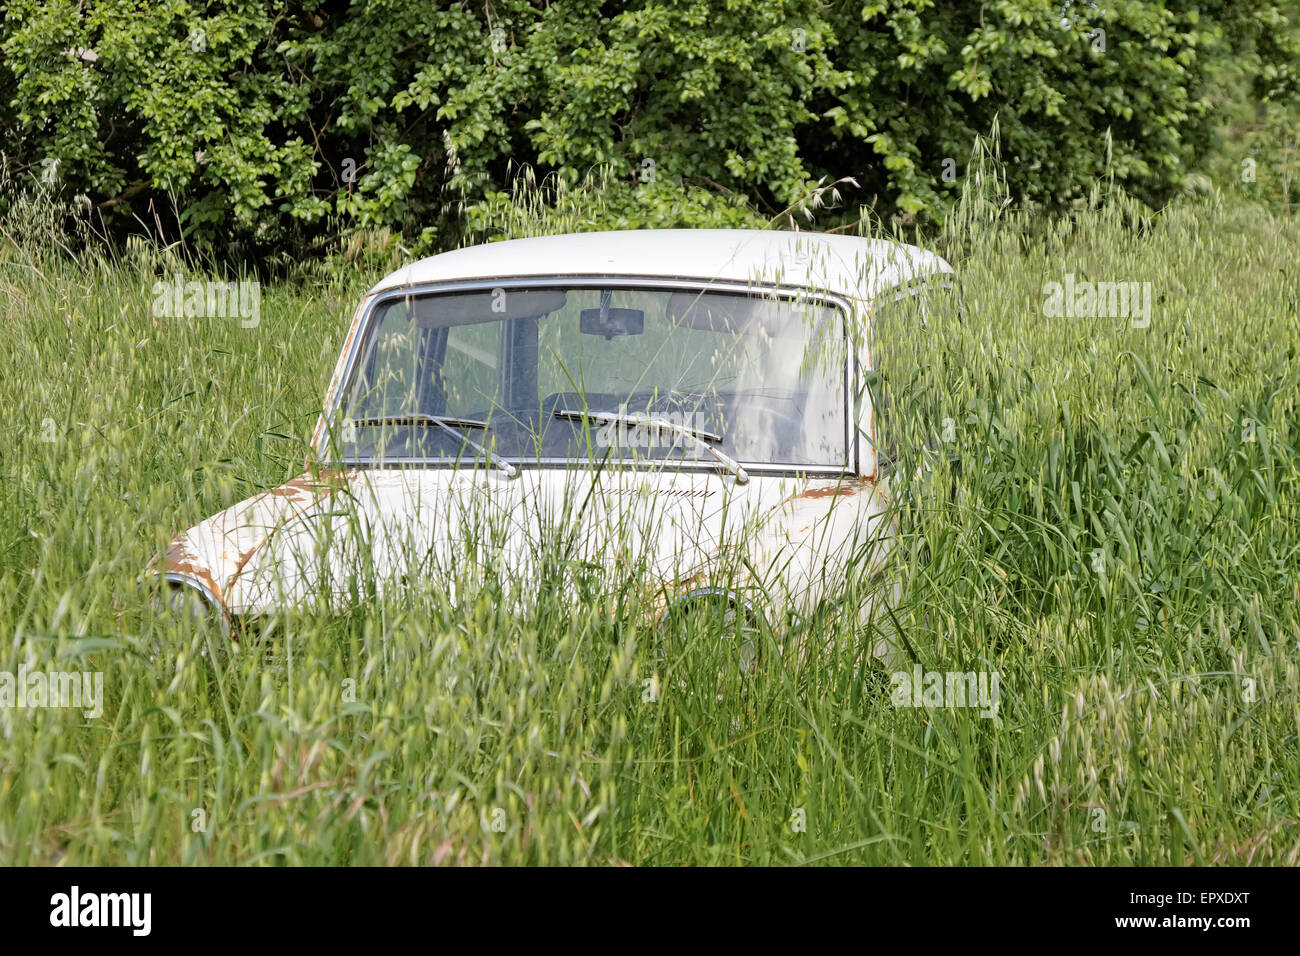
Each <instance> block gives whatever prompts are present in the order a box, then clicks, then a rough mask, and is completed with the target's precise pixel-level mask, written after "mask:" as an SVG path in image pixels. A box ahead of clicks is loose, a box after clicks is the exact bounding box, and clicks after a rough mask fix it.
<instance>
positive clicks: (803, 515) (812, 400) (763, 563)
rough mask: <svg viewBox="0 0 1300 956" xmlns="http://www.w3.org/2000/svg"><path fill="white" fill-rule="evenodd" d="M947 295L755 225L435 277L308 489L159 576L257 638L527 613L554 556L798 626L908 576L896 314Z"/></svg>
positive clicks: (316, 446)
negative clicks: (832, 600)
mask: <svg viewBox="0 0 1300 956" xmlns="http://www.w3.org/2000/svg"><path fill="white" fill-rule="evenodd" d="M951 273H952V269H951V267H950V266H949V265H948V264H947V263H946V262H944V261H943V260H942V259H941V258H939V257H938V256H936V255H934V254H932V253H928V252H925V251H922V250H920V249H917V248H915V247H912V246H907V245H902V244H899V243H892V242H886V241H883V240H867V239H859V238H854V237H849V236H835V235H817V234H807V233H783V232H760V231H739V230H737V231H731V230H665V231H629V232H606V233H586V234H579V235H564V236H552V237H546V238H535V239H519V240H512V241H507V242H498V243H491V244H488V245H482V246H477V247H473V248H466V249H461V250H458V251H455V252H449V253H445V254H442V255H437V256H433V257H432V258H428V259H424V260H421V261H419V262H416V263H414V264H412V265H409V266H406V267H404V268H402V269H399V270H398V271H396V272H394V273H393V274H391V275H389V276H388V277H386V278H385V279H383V280H382V281H380V282H379V283H378V284H377V285H376V286H374V288H372V289H371V290H370V292H369V293H368V294H366V296H365V297H364V298H363V299H362V301H361V303H360V305H359V307H358V308H357V310H356V313H355V316H354V318H353V320H352V324H351V328H350V329H349V331H348V333H347V337H346V339H345V340H344V342H343V348H342V352H341V354H340V356H339V359H338V364H337V366H336V368H335V370H334V375H333V379H332V381H331V384H330V386H329V391H328V393H327V394H326V396H325V404H324V409H323V412H322V414H321V416H320V420H319V423H318V424H317V426H316V430H315V434H314V436H313V439H312V448H313V455H312V458H311V460H309V461H308V468H307V472H306V473H305V474H303V475H302V476H301V477H298V478H295V479H294V480H292V481H290V482H288V483H287V484H285V485H283V486H282V487H279V488H275V489H272V490H270V491H266V492H263V493H261V494H258V495H256V496H254V497H252V498H250V499H248V500H247V501H244V502H242V503H240V504H237V505H235V506H234V507H231V508H229V509H227V510H225V511H222V512H221V513H219V514H217V515H215V516H213V517H211V518H209V519H207V520H206V521H203V522H202V523H200V524H199V525H197V526H195V527H193V528H191V529H190V530H189V531H187V532H185V533H184V534H181V535H180V536H178V537H177V538H176V539H175V541H174V543H173V545H172V546H171V548H170V550H169V551H168V552H167V553H166V554H165V555H163V556H161V557H160V558H159V559H157V560H156V561H155V563H154V564H153V565H152V566H151V568H150V573H151V574H152V575H153V576H154V577H155V580H159V581H160V582H162V584H163V586H164V587H166V588H167V589H169V594H170V599H169V600H170V601H171V602H172V603H173V605H197V606H201V607H202V608H203V609H204V610H205V611H207V612H210V613H213V614H215V615H216V616H217V617H218V618H219V620H220V621H221V623H222V626H223V627H224V628H225V629H226V630H227V631H229V632H232V633H236V634H237V633H238V631H239V629H240V628H241V627H243V626H245V625H246V624H247V622H250V621H255V620H256V619H259V618H263V617H266V616H268V615H273V614H275V613H276V612H278V611H281V610H285V609H292V608H295V607H303V606H306V605H307V604H309V603H311V602H313V601H317V600H320V599H324V600H325V601H326V602H327V603H329V604H330V605H332V606H340V605H346V604H347V603H348V602H349V601H351V602H356V601H358V600H366V595H368V594H369V595H373V594H374V593H376V592H377V591H384V590H387V589H400V588H403V587H408V586H410V585H411V583H412V581H419V582H422V583H423V584H424V585H426V586H428V585H432V586H437V587H446V588H447V589H448V590H449V591H450V592H454V590H455V589H456V588H458V587H459V588H464V587H466V586H467V584H466V582H467V581H469V580H471V579H472V575H468V576H467V574H466V573H465V569H466V568H467V567H470V566H473V567H477V568H479V569H486V572H485V573H495V574H499V575H501V576H502V578H503V579H506V580H510V581H514V582H516V584H517V590H518V599H519V600H521V601H526V600H527V599H528V595H529V594H530V593H535V588H536V587H537V586H538V585H537V582H538V580H539V579H538V574H539V567H540V566H541V565H542V564H543V563H545V562H546V561H548V560H550V559H552V558H554V557H555V556H556V555H559V556H560V559H561V563H565V562H567V563H568V564H569V565H571V566H572V567H575V568H582V569H584V573H588V574H590V573H595V574H597V575H599V574H601V573H604V574H606V575H608V576H609V577H610V579H611V580H612V579H613V578H615V577H617V578H620V579H622V580H626V579H627V577H628V574H629V573H631V574H633V575H634V576H635V577H636V580H637V581H638V586H639V587H641V588H643V589H644V592H645V594H646V595H648V596H649V597H650V598H651V599H650V600H647V601H646V602H644V603H643V604H642V606H643V607H650V608H653V613H654V614H655V615H657V616H659V617H660V618H661V619H666V616H667V615H669V614H671V613H674V612H680V611H681V610H682V609H689V608H690V607H692V606H693V602H696V601H699V600H700V599H702V598H705V597H707V598H709V599H710V600H711V601H712V602H713V603H714V604H716V603H717V602H718V601H719V600H721V601H723V602H725V603H727V604H728V605H729V606H732V607H735V608H744V609H745V612H746V613H747V614H751V615H754V616H756V617H761V618H763V619H764V620H766V621H768V622H775V621H777V620H789V619H790V615H798V614H800V613H806V612H807V611H808V610H809V609H811V608H813V607H815V606H816V605H817V602H819V601H821V600H823V599H824V598H826V597H827V595H829V594H832V593H834V592H836V591H837V590H839V589H840V588H842V587H843V585H844V583H845V576H846V575H848V574H855V573H856V574H869V575H871V574H876V573H877V572H878V571H879V569H880V567H881V565H882V563H883V562H884V560H885V555H886V553H887V551H888V548H889V542H890V539H891V537H892V535H893V534H894V533H895V529H894V527H893V519H892V518H891V516H890V511H889V508H888V502H887V494H886V491H885V483H884V482H883V481H882V480H881V478H882V475H881V467H880V466H881V462H880V458H879V456H878V454H877V445H876V424H877V423H876V417H875V409H873V407H872V396H871V391H870V389H868V388H867V387H866V381H867V375H868V373H869V371H870V370H871V369H872V356H871V349H870V335H869V331H870V323H871V317H872V313H873V308H874V307H875V306H876V305H877V304H879V303H880V302H883V301H885V300H887V299H889V298H897V297H901V296H905V295H909V294H911V291H912V290H915V289H917V288H921V287H927V286H943V285H950V284H951V281H950V280H951ZM557 542H558V544H557ZM549 566H551V567H553V566H554V561H552V562H551V565H549ZM593 569H594V570H593ZM359 576H361V577H365V578H367V580H368V581H370V582H372V583H373V584H374V585H375V588H374V589H370V588H369V586H368V585H367V586H365V587H363V586H359V585H358V577H359ZM583 593H590V592H589V591H584V592H583ZM453 598H454V595H453ZM868 613H869V609H867V608H864V609H863V614H864V615H866V614H868ZM880 650H881V649H878V653H879V652H880Z"/></svg>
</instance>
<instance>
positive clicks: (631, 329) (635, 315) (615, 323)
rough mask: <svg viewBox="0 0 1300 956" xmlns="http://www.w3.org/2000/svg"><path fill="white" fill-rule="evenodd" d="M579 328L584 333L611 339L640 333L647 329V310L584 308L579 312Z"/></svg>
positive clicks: (607, 339) (606, 339)
mask: <svg viewBox="0 0 1300 956" xmlns="http://www.w3.org/2000/svg"><path fill="white" fill-rule="evenodd" d="M578 328H579V330H580V331H581V332H582V334H583V335H603V336H605V341H607V342H608V341H609V340H610V339H612V338H613V337H614V336H616V335H640V334H641V333H642V332H644V331H645V312H643V311H642V310H641V309H613V308H609V307H608V306H606V307H605V308H601V309H583V310H582V311H581V312H580V313H578Z"/></svg>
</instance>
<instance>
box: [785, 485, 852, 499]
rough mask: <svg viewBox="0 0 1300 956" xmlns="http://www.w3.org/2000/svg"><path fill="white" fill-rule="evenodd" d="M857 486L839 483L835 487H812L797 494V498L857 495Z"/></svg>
mask: <svg viewBox="0 0 1300 956" xmlns="http://www.w3.org/2000/svg"><path fill="white" fill-rule="evenodd" d="M857 493H858V491H857V489H856V488H851V487H848V486H846V485H838V486H836V487H834V488H811V489H809V490H808V491H805V492H802V493H801V494H797V495H795V497H796V498H834V497H836V496H838V495H856V494H857Z"/></svg>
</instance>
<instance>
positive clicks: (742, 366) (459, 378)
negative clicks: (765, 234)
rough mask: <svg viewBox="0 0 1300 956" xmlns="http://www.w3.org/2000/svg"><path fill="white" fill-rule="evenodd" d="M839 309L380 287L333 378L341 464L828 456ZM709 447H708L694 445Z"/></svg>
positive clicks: (636, 293) (839, 416) (569, 291)
mask: <svg viewBox="0 0 1300 956" xmlns="http://www.w3.org/2000/svg"><path fill="white" fill-rule="evenodd" d="M840 318H841V316H840V312H839V311H838V310H837V309H836V308H835V307H833V306H830V305H827V304H824V303H822V302H820V301H811V300H798V299H792V298H788V297H779V296H777V295H775V294H767V295H760V294H751V293H744V292H734V293H733V292H720V291H716V290H710V291H703V290H699V289H684V288H630V287H626V286H615V285H611V286H609V287H604V288H602V287H600V286H591V285H582V286H574V287H554V286H545V287H527V288H519V287H502V288H495V289H484V290H480V291H472V292H449V293H440V294H439V293H434V294H411V295H403V296H396V297H392V298H387V299H382V300H380V301H379V302H378V303H377V305H376V306H375V308H374V310H373V312H372V313H371V315H370V318H369V320H368V322H367V323H366V330H365V332H364V335H363V340H362V345H361V350H360V354H359V358H358V361H356V362H355V363H354V364H353V367H352V371H351V376H350V379H349V381H348V384H347V386H346V387H345V389H344V391H343V401H342V407H341V418H342V429H341V438H342V442H341V446H340V452H341V454H342V456H343V457H344V458H346V459H349V460H367V461H384V460H421V461H456V460H461V459H466V458H471V459H475V460H477V459H481V458H483V457H484V456H485V454H487V453H489V452H490V455H489V457H491V458H492V459H493V460H494V461H495V462H497V463H498V464H501V465H502V466H503V467H506V468H509V467H510V465H509V464H507V463H506V461H511V460H512V461H519V462H528V461H557V460H577V459H582V460H586V461H590V460H592V458H593V457H594V458H597V459H600V458H605V457H612V458H614V459H616V460H655V461H660V462H664V463H673V462H675V463H681V464H684V463H687V462H699V463H701V464H705V465H716V464H717V460H715V459H717V458H718V456H717V452H721V453H722V455H723V456H724V457H725V456H729V457H730V458H732V459H736V460H738V461H743V462H749V463H760V464H770V465H776V466H780V465H791V466H817V467H837V468H838V467H843V466H844V465H845V463H846V462H847V450H848V449H847V428H846V422H847V410H846V402H845V387H844V386H845V378H846V360H845V350H844V347H843V334H844V330H843V322H842V321H840ZM711 448H712V449H713V451H711V450H710V449H711Z"/></svg>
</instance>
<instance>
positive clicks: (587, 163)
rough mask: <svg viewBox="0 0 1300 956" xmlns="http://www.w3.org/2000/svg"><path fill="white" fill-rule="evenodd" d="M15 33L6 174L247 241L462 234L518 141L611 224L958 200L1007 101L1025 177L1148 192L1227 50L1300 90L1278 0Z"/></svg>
mask: <svg viewBox="0 0 1300 956" xmlns="http://www.w3.org/2000/svg"><path fill="white" fill-rule="evenodd" d="M0 53H2V57H0V99H2V102H0V129H3V134H4V136H3V138H4V143H5V147H4V153H5V159H4V161H5V164H6V167H7V168H8V169H9V170H10V172H11V174H12V178H13V182H15V183H22V182H23V181H24V178H25V177H44V178H45V179H46V180H48V181H49V182H50V183H52V184H61V187H62V189H63V190H64V191H65V192H66V193H67V195H68V196H69V197H71V196H76V195H84V196H85V197H86V202H87V203H90V204H93V206H94V207H95V208H96V210H97V211H98V213H99V214H100V215H103V216H104V217H106V218H107V219H108V221H109V223H110V225H111V226H112V227H113V228H115V229H118V230H122V229H128V228H140V227H141V225H143V227H144V228H147V229H149V230H150V231H154V232H160V233H163V234H164V235H167V236H169V237H173V238H174V237H176V236H177V235H178V234H183V235H185V236H186V237H187V238H188V239H189V240H190V241H191V242H193V243H196V244H198V245H199V246H207V247H209V248H216V247H218V245H219V246H220V248H221V249H222V252H223V254H225V255H234V256H236V257H238V256H241V255H244V256H246V255H249V254H251V253H254V252H259V251H260V252H265V251H267V250H269V249H271V248H281V249H291V250H301V249H304V248H307V249H310V248H311V247H312V246H314V245H315V246H319V245H321V244H324V243H326V242H328V241H330V240H331V239H332V238H333V237H334V236H336V235H338V234H339V233H340V232H346V231H349V230H353V229H358V228H361V229H365V228H371V227H385V228H389V229H393V230H397V231H400V232H401V233H402V234H403V235H405V236H406V237H407V239H408V240H411V241H415V242H417V243H418V245H419V247H420V249H422V250H427V249H435V248H442V247H449V246H453V245H455V244H456V243H457V242H459V241H462V240H463V238H464V236H465V233H466V228H467V222H468V223H469V224H470V227H471V229H472V224H473V222H474V220H475V217H476V216H478V217H480V218H481V216H482V214H483V211H484V210H485V209H490V208H491V207H493V206H494V205H495V206H499V205H500V204H501V203H503V202H509V201H510V191H511V177H512V175H513V173H514V172H515V171H516V170H517V169H518V168H519V167H520V166H521V165H526V166H530V167H535V168H537V169H538V170H539V171H540V172H541V173H542V174H547V173H554V174H555V175H556V176H557V178H558V180H559V181H561V182H564V183H568V184H573V183H576V182H577V181H578V180H580V179H582V178H583V177H584V176H587V175H588V174H590V173H592V172H593V171H596V172H595V175H597V176H604V177H605V179H606V185H607V191H608V194H609V196H608V199H607V201H605V202H604V203H603V206H602V208H603V214H602V218H600V219H599V220H593V225H598V226H612V225H617V226H628V227H638V226H666V225H679V224H691V225H698V224H717V225H753V224H760V223H762V222H766V221H768V220H770V219H773V218H776V217H777V216H778V215H779V213H780V212H781V211H782V210H784V209H786V208H788V207H790V206H792V205H795V204H797V203H799V202H801V201H803V200H804V199H805V198H806V197H807V196H808V195H809V193H810V192H811V191H812V190H813V188H814V186H815V184H816V183H817V182H818V181H819V180H824V179H826V178H829V179H836V178H839V177H845V176H851V177H854V178H855V180H856V181H857V182H858V183H859V184H860V186H861V191H860V192H859V193H857V194H856V195H855V196H853V197H850V198H853V199H854V200H855V201H857V202H861V203H862V204H863V205H867V206H872V207H874V208H875V210H876V211H877V213H884V214H891V213H896V214H901V215H903V216H911V215H919V216H923V217H935V216H942V215H943V214H944V213H945V211H946V210H947V208H948V207H949V206H950V204H951V202H952V201H953V198H954V197H955V195H956V192H957V189H958V184H959V181H960V179H961V177H962V175H963V173H964V167H965V165H966V161H967V157H969V155H970V152H971V149H972V146H973V143H974V139H975V137H976V136H977V135H978V134H985V133H987V132H988V131H989V130H990V129H991V127H992V125H993V122H994V119H995V117H996V118H997V120H998V123H999V124H1000V127H1001V135H1002V144H1003V148H1004V156H1005V158H1006V160H1007V161H1008V163H1009V169H1010V176H1011V181H1012V186H1013V189H1014V191H1015V193H1016V195H1018V196H1022V197H1024V198H1027V199H1031V200H1033V201H1035V202H1039V203H1045V204H1049V205H1053V206H1064V205H1068V204H1070V203H1074V202H1077V201H1079V200H1080V199H1081V198H1082V197H1083V192H1084V188H1085V184H1087V183H1088V182H1090V181H1091V180H1092V179H1093V178H1094V177H1096V176H1098V175H1100V174H1102V172H1103V171H1106V172H1107V173H1109V174H1113V175H1114V177H1115V178H1116V179H1117V180H1118V181H1120V182H1121V183H1122V184H1124V185H1125V186H1126V188H1127V189H1128V190H1129V191H1130V192H1131V193H1133V194H1135V195H1137V196H1139V197H1140V198H1142V199H1143V200H1145V201H1147V202H1150V203H1158V202H1162V201H1164V200H1165V199H1166V198H1168V197H1169V196H1170V195H1172V194H1174V193H1176V192H1178V191H1180V190H1186V189H1188V188H1191V187H1195V186H1198V185H1199V186H1201V187H1203V186H1204V177H1201V178H1200V179H1195V178H1191V174H1192V173H1193V171H1194V170H1195V169H1196V168H1197V166H1198V165H1199V164H1203V163H1204V162H1205V160H1206V158H1207V155H1208V154H1209V152H1210V151H1211V148H1212V146H1213V141H1214V129H1215V122H1216V118H1215V113H1214V109H1213V108H1212V107H1213V106H1214V99H1213V95H1212V93H1213V91H1214V90H1215V89H1217V88H1219V87H1220V86H1222V84H1223V82H1224V80H1225V77H1226V76H1227V74H1228V73H1229V72H1231V73H1232V75H1233V77H1234V78H1235V86H1234V87H1233V88H1234V89H1237V90H1239V91H1240V92H1241V94H1242V95H1246V96H1249V97H1250V98H1252V100H1253V101H1260V102H1262V101H1263V100H1264V99H1265V98H1268V99H1270V100H1272V101H1282V102H1285V101H1287V100H1288V98H1292V99H1293V98H1294V97H1295V95H1296V91H1297V78H1298V75H1300V73H1298V69H1297V61H1298V60H1300V15H1298V14H1297V5H1296V4H1295V3H1294V2H1283V3H1271V2H1265V0H1245V2H1228V0H1217V2H1208V3H1207V2H1198V3H1193V2H1190V0H1175V2H1171V3H1164V2H1161V3H1156V2H1147V0H1115V2H1107V3H1105V4H1097V3H1079V2H1072V0H1066V2H1065V3H1064V4H1062V3H1061V0H1022V2H1013V0H1000V2H997V3H989V4H981V5H943V6H942V7H936V6H935V5H934V4H932V3H931V2H930V0H882V2H872V3H863V2H859V3H847V4H837V5H833V6H826V5H821V4H815V3H812V2H810V0H778V2H772V0H761V2H760V0H738V2H736V3H730V4H727V5H726V6H725V7H721V8H719V7H717V6H716V5H710V4H707V3H704V2H702V0H641V2H631V3H618V4H610V3H594V2H591V0H560V2H555V3H550V4H546V5H542V6H540V7H539V6H537V5H535V4H533V3H531V2H526V0H498V2H495V3H491V4H487V5H485V6H484V7H482V8H471V7H469V6H465V5H461V4H437V5H435V6H434V8H433V9H431V8H430V4H428V3H425V2H420V0H361V2H357V3H352V4H349V5H343V4H337V3H326V2H323V0H302V2H294V3H290V4H285V5H281V4H274V3H270V2H267V0H222V2H218V3H198V2H191V0H166V2H163V3H153V4H144V3H141V2H139V0H92V2H84V3H73V2H72V0H11V2H10V3H9V4H8V6H7V10H6V13H5V15H4V21H3V24H2V25H0ZM1108 130H1109V131H1110V137H1109V139H1108V138H1107V135H1106V134H1107V131H1108ZM85 204H86V203H83V208H84V205H85ZM855 215H856V212H844V213H843V217H844V218H853V217H854V216H855ZM834 219H835V217H833V216H832V217H831V220H832V222H833V221H834ZM827 224H832V223H827ZM235 240H237V242H235V244H234V245H230V244H231V243H232V241H235Z"/></svg>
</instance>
